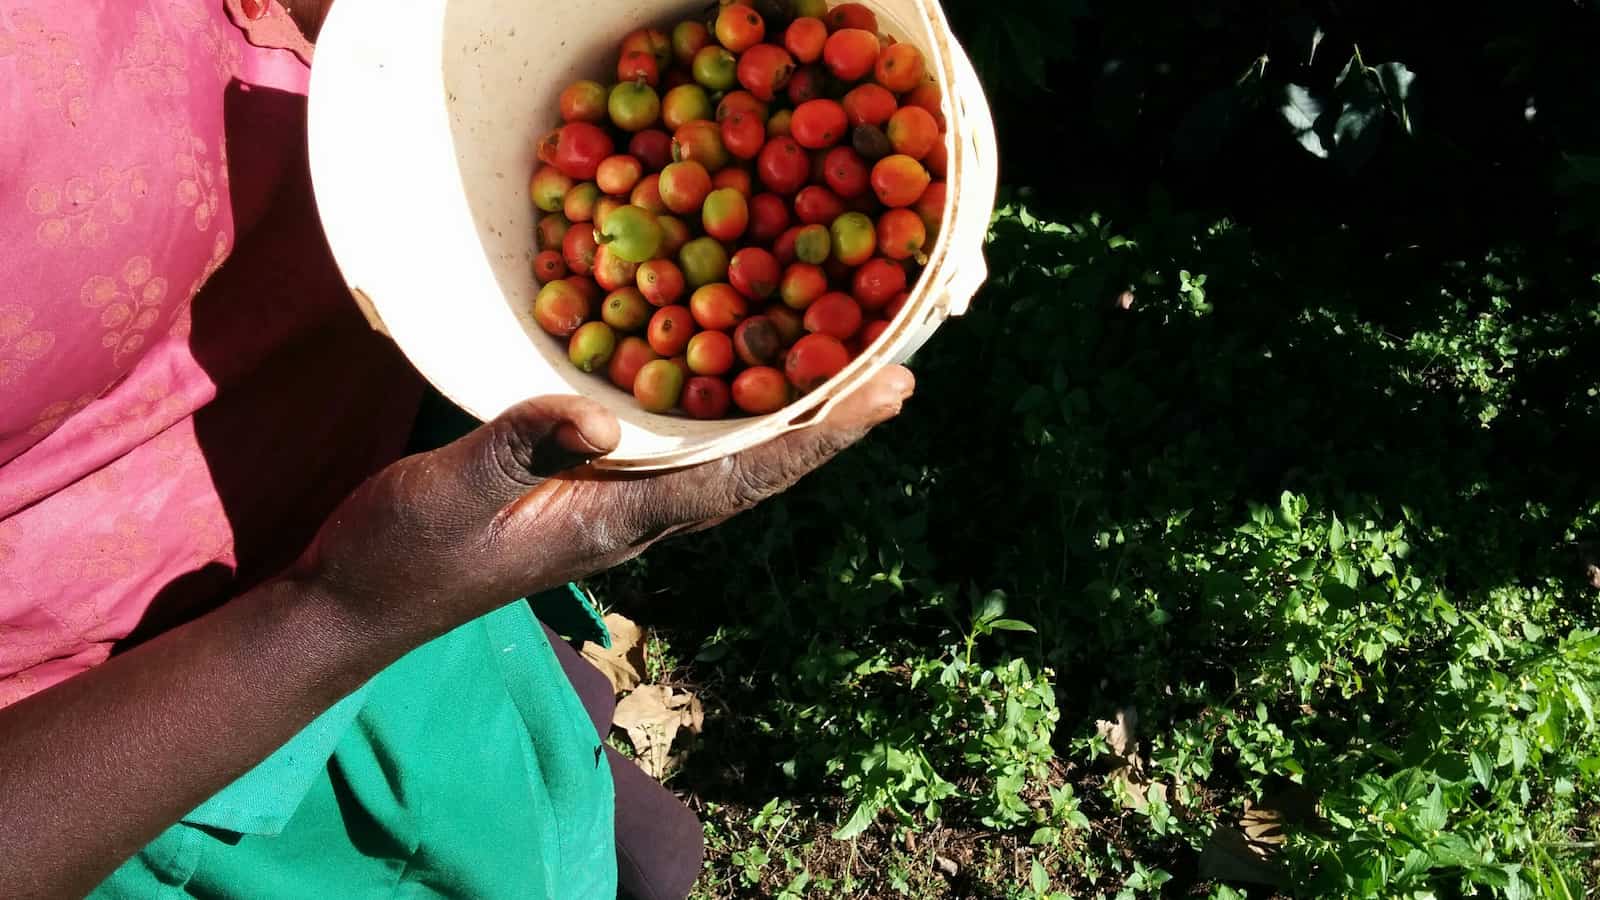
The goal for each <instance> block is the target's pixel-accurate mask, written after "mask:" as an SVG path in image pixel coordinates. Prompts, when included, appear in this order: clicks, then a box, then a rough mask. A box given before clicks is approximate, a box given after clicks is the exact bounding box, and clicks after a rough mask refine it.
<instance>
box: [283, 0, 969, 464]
mask: <svg viewBox="0 0 1600 900" xmlns="http://www.w3.org/2000/svg"><path fill="white" fill-rule="evenodd" d="M865 3H866V5H867V6H869V7H871V8H872V9H873V10H874V11H875V12H876V13H877V14H878V17H879V22H880V26H881V28H882V29H883V30H884V31H885V32H887V33H889V34H892V35H894V36H895V37H896V38H897V39H899V40H906V41H910V42H911V43H913V44H915V45H916V46H917V47H918V48H920V49H921V50H922V51H923V52H924V54H925V55H926V57H927V59H928V62H929V70H930V73H931V74H932V75H933V76H934V77H935V78H936V79H937V81H938V82H939V84H940V86H941V88H942V94H943V97H944V113H945V117H946V121H947V123H948V126H947V129H946V141H947V145H948V150H949V162H948V165H949V169H948V172H949V175H948V178H947V181H948V183H949V186H950V187H949V191H948V193H947V199H946V206H945V215H944V225H943V227H942V228H941V229H940V232H939V238H938V241H937V242H936V244H935V246H934V247H933V249H932V252H931V253H930V254H929V260H928V264H927V266H926V268H925V269H924V271H923V273H922V275H921V277H920V278H919V279H918V280H917V283H916V285H915V287H914V288H913V290H912V292H911V297H910V299H909V300H908V301H907V303H906V304H905V307H904V308H903V309H902V310H901V312H900V314H899V315H898V316H897V317H896V318H895V320H894V322H892V323H891V324H890V327H889V329H888V330H887V331H885V332H884V334H883V336H882V337H881V338H879V339H878V340H877V341H876V342H875V343H874V344H873V345H872V346H871V347H870V348H869V349H868V350H867V351H866V352H865V353H863V354H862V355H861V356H860V357H859V358H858V359H856V360H855V361H854V362H853V363H851V365H850V366H849V367H848V368H846V369H845V370H844V371H843V372H840V373H839V374H838V375H837V376H835V377H834V378H833V379H832V380H831V381H830V382H829V383H828V384H826V385H824V386H823V387H822V388H820V389H818V390H816V391H814V392H812V393H811V394H808V395H806V396H805V397H802V398H800V399H799V400H797V401H796V402H794V403H793V404H791V405H790V406H788V407H786V408H784V409H782V410H780V411H778V412H776V413H773V414H771V415H768V416H761V417H755V418H744V419H729V420H723V421H710V422H702V421H695V420H692V419H689V418H686V417H681V416H668V415H656V414H652V413H647V412H645V411H643V410H641V409H640V408H639V407H638V405H637V404H636V403H635V401H634V400H633V398H632V397H631V396H629V395H627V394H625V393H623V392H622V391H619V390H617V389H616V387H614V386H613V385H612V384H611V383H610V382H609V381H607V380H605V379H604V378H599V377H595V376H592V375H586V374H584V373H582V372H579V371H578V370H577V369H576V368H574V367H573V366H572V365H571V363H570V362H568V360H567V358H566V350H565V347H564V345H563V343H562V342H559V341H556V340H553V339H552V338H550V337H549V336H548V335H546V334H545V333H544V332H543V331H541V330H540V329H539V327H538V325H537V324H536V323H535V322H534V321H533V318H532V315H531V310H532V306H533V297H534V295H535V294H536V293H537V292H538V284H537V282H536V281H535V280H534V278H533V273H532V265H531V264H532V259H533V255H534V253H535V239H534V223H535V222H536V221H537V219H536V217H537V215H538V211H537V210H536V209H535V208H534V207H533V205H532V202H531V201H530V199H529V195H528V179H529V176H530V174H531V173H532V170H533V168H534V141H535V139H536V138H537V137H538V136H539V135H542V134H544V133H545V132H547V131H549V130H550V129H551V128H552V127H554V126H555V125H556V124H557V123H558V122H559V120H560V116H559V114H558V105H557V100H558V97H559V95H560V92H561V90H562V88H564V87H565V86H566V85H567V84H569V83H571V82H572V81H575V80H577V79H579V78H586V77H587V78H600V79H601V80H604V77H605V70H606V68H607V66H608V65H610V63H611V61H612V60H613V59H614V57H615V54H616V47H617V46H618V44H619V43H620V42H621V40H622V38H623V36H624V35H626V34H627V33H628V32H629V31H631V30H632V29H634V28H638V27H642V26H654V27H662V26H670V24H671V23H672V22H674V21H676V20H677V19H679V18H684V17H687V16H693V15H695V14H697V13H699V12H701V11H702V10H703V9H704V8H705V5H706V4H705V3H704V2H703V0H654V2H646V0H583V2H530V0H339V2H338V3H335V4H333V6H332V11H331V12H330V14H329V16H328V19H327V22H326V23H325V24H324V26H323V29H322V32H321V35H320V36H319V38H318V41H317V48H316V62H315V65H314V66H313V67H312V76H311V90H310V113H309V127H310V159H311V173H312V178H313V182H314V185H315V189H316V198H317V206H318V211H319V214H320V216H321V218H322V224H323V227H324V229H325V230H326V232H327V237H328V241H329V244H330V246H331V248H332V250H333V255H334V258H335V259H336V260H337V262H338V265H339V268H340V270H341V271H342V273H343V276H344V278H345V281H346V283H347V284H348V285H349V287H350V290H351V293H352V294H353V295H354V296H355V298H356V300H357V302H358V303H360V304H361V306H362V308H363V310H364V311H365V312H366V314H367V316H368V319H369V320H370V321H371V322H372V323H373V326H374V327H375V328H378V329H380V330H382V331H383V332H384V333H386V334H388V335H389V336H390V337H391V338H392V339H393V340H394V341H395V342H396V344H397V345H398V346H399V347H400V349H401V350H402V351H403V352H404V353H405V354H406V356H407V357H408V358H409V359H410V361H411V363H412V364H413V365H414V366H415V367H416V368H417V370H418V371H419V372H421V373H422V375H423V376H424V377H426V378H427V379H428V380H429V381H430V382H432V384H433V385H434V386H435V387H436V388H437V389H438V390H439V391H440V392H441V393H442V394H444V395H445V396H446V397H448V398H450V400H451V401H453V402H454V403H456V404H457V405H459V406H460V407H462V408H463V409H465V410H467V411H468V412H469V413H471V414H473V415H474V416H477V417H478V418H480V419H484V420H487V419H490V418H493V417H494V416H496V415H498V414H499V413H500V412H501V411H503V410H504V409H506V408H507V407H509V406H511V405H513V404H515V403H517V402H519V401H521V400H523V399H526V398H528V397H533V396H539V395H544V394H574V393H576V394H582V395H584V396H587V397H590V398H593V399H594V400H596V401H598V402H600V403H601V404H604V405H605V406H606V407H607V408H608V409H610V410H611V411H612V412H614V413H615V414H616V416H617V418H618V420H619V421H620V422H621V425H622V440H621V444H620V445H619V446H618V447H617V450H616V451H615V452H614V453H612V454H611V455H610V456H608V457H607V458H606V459H605V460H604V461H602V463H601V465H604V466H606V467H608V468H617V469H632V470H649V469H666V468H675V467H679V466H685V465H691V464H694V463H699V462H705V461H708V460H712V459H717V458H720V457H723V456H727V455H729V454H732V453H736V452H739V451H741V450H744V449H747V448H749V447H752V446H755V445H757V444H760V443H763V442H765V441H767V440H770V439H771V438H773V437H776V436H777V435H779V434H781V433H783V432H784V431H787V430H790V429H792V428H797V427H800V426H802V425H803V424H804V423H806V422H808V421H811V420H812V419H814V418H816V417H818V416H820V415H822V414H824V413H826V411H827V409H828V408H829V407H830V406H831V404H832V403H833V402H835V401H836V400H837V399H838V398H840V397H841V396H843V395H845V394H847V393H849V391H850V390H851V389H852V388H853V387H855V386H856V385H858V384H860V383H861V382H863V381H865V380H866V379H868V378H870V377H871V376H872V374H873V373H875V372H877V371H879V370H880V369H882V368H883V367H884V366H886V365H889V364H891V363H895V362H900V361H904V360H905V359H906V358H907V357H909V356H910V355H911V353H912V352H913V351H915V350H916V349H917V348H918V347H920V346H922V344H923V343H925V342H926V341H927V340H928V338H929V337H931V336H932V334H933V332H934V330H935V329H937V328H938V327H939V325H940V324H941V323H943V321H944V320H945V319H946V318H947V317H949V316H953V315H960V314H961V313H962V312H964V311H965V310H966V307H967V304H968V302H969V301H970V300H971V298H972V295H973V293H974V292H975V291H976V290H977V288H978V286H979V285H980V284H981V283H982V282H983V280H984V278H985V277H986V276H987V274H988V273H987V269H986V268H985V265H984V260H983V252H982V251H983V241H984V237H985V235H986V234H987V231H988V226H989V219H990V216H991V214H992V212H993V207H994V197H995V180H996V160H995V138H994V124H993V122H992V120H991V118H990V113H989V107H988V103H987V101H986V100H985V99H984V96H983V90H982V87H981V86H980V85H979V84H978V79H977V76H976V74H975V73H974V72H973V69H972V64H971V62H970V61H969V60H968V59H967V56H966V54H965V53H964V52H963V51H962V50H961V48H960V47H959V46H958V45H957V43H956V41H955V38H954V37H953V36H952V35H951V33H950V29H949V25H948V23H947V22H946V21H945V18H944V14H943V11H942V10H941V9H940V8H939V6H938V4H937V3H936V2H933V0H865Z"/></svg>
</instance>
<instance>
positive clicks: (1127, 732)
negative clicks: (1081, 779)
mask: <svg viewBox="0 0 1600 900" xmlns="http://www.w3.org/2000/svg"><path fill="white" fill-rule="evenodd" d="M1094 727H1095V730H1096V731H1098V732H1099V733H1100V736H1101V737H1103V738H1105V739H1106V743H1107V744H1108V745H1110V747H1111V752H1112V753H1113V754H1114V755H1116V756H1117V757H1118V758H1120V759H1121V760H1122V761H1123V763H1124V764H1129V763H1131V762H1132V761H1133V760H1134V759H1135V758H1136V755H1137V753H1138V749H1139V737H1138V732H1137V729H1138V727H1139V711H1138V710H1136V709H1134V708H1133V707H1131V706H1125V707H1123V708H1122V709H1119V710H1117V718H1116V720H1115V721H1111V722H1108V721H1106V720H1105V719H1100V720H1098V721H1096V722H1095V723H1094Z"/></svg>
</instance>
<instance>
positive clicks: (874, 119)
mask: <svg viewBox="0 0 1600 900" xmlns="http://www.w3.org/2000/svg"><path fill="white" fill-rule="evenodd" d="M753 2H754V5H747V4H746V3H728V2H724V3H722V4H721V5H719V6H717V7H715V8H714V9H713V10H712V11H711V12H710V13H709V15H708V17H707V18H706V19H705V20H694V19H690V20H685V21H682V22H679V23H677V24H676V25H675V26H674V27H673V28H672V29H671V31H670V33H668V32H663V31H659V30H656V29H648V28H647V29H639V30H637V31H634V32H633V33H631V34H629V35H627V37H625V38H624V39H623V41H622V46H621V51H620V53H619V54H618V58H617V63H616V81H615V83H614V84H611V85H610V86H609V87H608V86H606V85H602V84H601V83H599V82H597V81H579V82H576V83H574V84H571V85H569V86H567V87H566V89H565V90H563V91H562V93H561V119H562V124H561V125H560V126H559V127H558V128H556V129H555V130H554V131H552V132H550V133H549V134H548V135H545V136H544V137H543V138H541V139H540V141H539V145H538V148H537V150H538V153H537V155H538V159H539V165H538V167H537V168H536V170H535V171H534V173H533V178H532V182H531V186H530V190H531V193H532V198H533V202H534V205H536V206H537V207H538V208H539V209H540V210H541V211H542V213H543V214H542V215H541V217H540V219H539V224H538V242H539V244H538V245H539V247H540V252H539V253H538V254H537V256H536V257H535V259H534V274H535V275H536V277H537V278H538V279H539V281H540V282H541V284H542V287H541V288H540V290H539V293H538V296H537V297H536V299H535V300H534V308H533V315H534V319H535V320H536V321H537V322H538V323H539V326H540V327H541V328H543V329H544V330H545V331H547V332H549V333H550V334H551V335H554V336H555V337H557V338H560V339H562V340H565V341H566V342H567V355H568V357H569V358H570V359H571V361H572V363H573V365H575V366H577V367H578V368H579V369H581V370H583V371H584V372H592V373H599V374H604V375H605V376H606V377H608V378H609V379H610V380H611V381H612V383H614V384H615V385H616V386H617V387H618V388H621V389H622V390H625V391H628V392H630V393H632V394H633V395H634V397H635V398H636V399H637V401H638V402H639V404H640V406H641V407H643V408H644V409H646V410H648V411H650V412H655V413H671V412H673V411H675V410H681V411H682V412H683V413H684V414H687V415H689V416H692V417H694V418H698V419H720V418H724V417H727V416H729V415H730V414H734V413H738V412H742V413H745V414H750V415H761V414H765V413H771V412H776V411H778V410H779V409H782V408H783V407H784V406H786V405H788V404H789V403H790V402H792V401H793V400H794V399H795V397H796V396H798V395H799V394H804V393H807V392H810V391H813V390H815V389H817V387H819V386H820V385H822V384H823V383H824V382H826V381H827V380H828V379H829V378H831V377H833V376H834V375H835V374H837V373H838V372H839V371H840V370H841V369H843V368H844V367H845V366H846V365H848V364H849V363H850V361H851V360H852V359H854V358H855V357H856V356H858V355H859V354H860V353H862V351H863V350H864V349H865V348H866V347H868V346H869V345H870V344H872V343H873V342H874V341H875V340H877V339H878V338H879V336H880V335H882V334H883V332H884V331H885V330H886V329H887V328H888V327H889V322H890V321H891V320H892V319H893V318H894V317H895V315H896V314H897V313H898V312H899V311H900V309H901V307H902V306H903V305H904V304H905V302H906V298H907V297H908V296H909V288H910V286H911V285H912V284H913V283H914V282H915V277H916V274H917V272H918V269H919V267H920V266H921V265H923V264H925V263H926V261H927V259H926V256H925V255H924V251H925V249H926V248H928V247H930V246H932V240H933V237H934V235H935V234H936V233H937V229H938V227H939V222H940V217H941V216H942V215H943V212H944V201H945V183H944V181H943V180H942V179H943V178H944V175H945V159H946V157H945V154H946V150H945V140H944V116H943V113H942V112H941V110H940V94H939V88H938V86H937V85H936V84H934V83H933V82H932V81H931V80H929V78H928V74H927V71H926V65H925V62H924V59H923V55H922V53H921V52H920V51H919V50H917V48H916V47H914V46H911V45H910V44H906V43H898V42H895V41H894V40H893V39H892V38H889V37H887V36H885V35H883V34H881V33H880V32H879V29H878V22H877V18H876V16H875V15H874V14H873V12H872V11H871V10H870V9H868V8H867V7H865V6H863V5H861V4H859V3H843V4H840V5H838V6H835V7H833V8H831V9H830V8H829V7H828V6H827V2H826V0H753ZM758 6H759V7H760V10H758V9H757V7H758ZM557 248H560V249H557Z"/></svg>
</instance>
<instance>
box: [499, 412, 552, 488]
mask: <svg viewBox="0 0 1600 900" xmlns="http://www.w3.org/2000/svg"><path fill="white" fill-rule="evenodd" d="M535 449H536V447H535V443H534V438H533V436H532V435H530V434H528V433H527V432H526V431H524V430H523V429H520V428H517V427H516V426H515V425H513V424H512V423H511V422H509V421H507V420H505V419H498V420H496V421H495V423H494V424H493V425H492V426H491V428H490V434H489V453H490V456H491V462H492V463H493V468H494V472H495V474H496V475H499V476H500V477H501V478H504V479H506V481H508V482H510V483H511V484H517V485H522V486H525V487H533V486H535V485H537V484H538V483H539V482H540V481H542V480H543V479H541V478H540V477H539V476H537V475H535V474H534V473H533V463H534V452H535Z"/></svg>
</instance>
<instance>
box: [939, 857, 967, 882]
mask: <svg viewBox="0 0 1600 900" xmlns="http://www.w3.org/2000/svg"><path fill="white" fill-rule="evenodd" d="M933 864H934V866H935V867H937V868H938V870H939V871H941V872H943V873H944V874H945V877H947V878H954V877H956V875H957V873H959V872H960V871H961V867H960V866H958V865H956V861H955V860H953V859H950V858H949V857H946V856H935V857H934V858H933Z"/></svg>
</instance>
